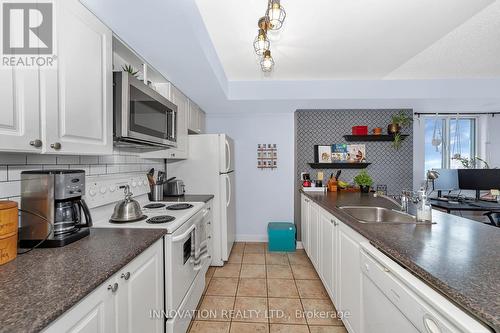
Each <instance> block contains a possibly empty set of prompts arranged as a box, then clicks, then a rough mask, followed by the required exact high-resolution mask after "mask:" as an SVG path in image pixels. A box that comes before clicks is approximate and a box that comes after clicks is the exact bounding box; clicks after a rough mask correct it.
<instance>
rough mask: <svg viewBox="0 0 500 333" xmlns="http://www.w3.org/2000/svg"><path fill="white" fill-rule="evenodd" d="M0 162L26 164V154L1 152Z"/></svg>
mask: <svg viewBox="0 0 500 333" xmlns="http://www.w3.org/2000/svg"><path fill="white" fill-rule="evenodd" d="M0 164H26V155H25V154H12V153H0Z"/></svg>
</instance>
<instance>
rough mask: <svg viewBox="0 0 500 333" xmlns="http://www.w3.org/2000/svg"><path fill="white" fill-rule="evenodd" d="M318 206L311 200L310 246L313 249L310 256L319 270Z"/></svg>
mask: <svg viewBox="0 0 500 333" xmlns="http://www.w3.org/2000/svg"><path fill="white" fill-rule="evenodd" d="M318 209H319V208H318V206H317V205H316V204H315V203H313V202H311V203H310V206H309V224H310V227H309V232H310V235H309V247H310V249H311V254H310V256H309V257H310V258H311V261H312V263H313V265H314V268H316V271H318V272H319V242H320V237H319V212H318Z"/></svg>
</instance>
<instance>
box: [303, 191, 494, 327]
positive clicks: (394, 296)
mask: <svg viewBox="0 0 500 333" xmlns="http://www.w3.org/2000/svg"><path fill="white" fill-rule="evenodd" d="M301 210H302V211H301V230H302V242H303V244H304V249H305V250H306V253H307V255H308V256H309V258H310V259H311V261H312V263H313V265H314V267H315V268H316V270H317V272H318V275H319V276H320V278H321V280H322V282H323V284H324V286H325V288H326V290H327V292H328V294H329V295H330V298H331V300H332V302H333V304H334V305H335V308H336V309H337V311H340V312H341V313H342V315H343V318H342V321H343V323H344V325H345V327H346V329H347V331H348V332H349V333H392V332H394V333H396V332H405V333H406V332H408V333H411V332H440V333H469V332H477V333H488V332H490V330H489V329H488V328H486V327H485V326H484V325H482V324H481V323H479V322H478V321H477V320H475V319H474V318H472V317H471V316H470V315H468V314H467V313H465V312H464V311H462V310H461V309H459V308H457V307H456V306H455V305H454V304H453V303H451V302H450V301H449V300H447V299H445V298H444V297H443V296H441V295H440V294H438V293H437V292H436V291H434V290H433V289H432V288H431V287H429V286H427V285H426V284H425V283H424V282H422V281H421V280H419V279H418V278H417V277H415V276H413V275H412V274H410V273H409V272H408V271H406V270H405V269H404V268H402V267H401V266H399V265H398V264H397V263H396V262H394V261H393V260H392V259H390V258H389V257H387V256H386V255H384V254H383V253H382V252H380V251H379V250H377V249H375V248H374V247H373V246H372V245H370V244H369V241H368V240H367V239H366V238H364V237H363V236H361V235H360V234H359V233H358V232H356V231H355V230H354V229H352V228H351V227H349V226H348V225H346V224H344V223H342V222H341V221H340V220H339V219H337V218H336V217H335V216H333V215H332V214H331V213H329V212H327V211H326V210H324V209H323V208H321V207H319V206H318V205H317V204H316V203H314V202H313V201H312V200H311V199H309V198H308V197H307V196H305V195H304V194H301Z"/></svg>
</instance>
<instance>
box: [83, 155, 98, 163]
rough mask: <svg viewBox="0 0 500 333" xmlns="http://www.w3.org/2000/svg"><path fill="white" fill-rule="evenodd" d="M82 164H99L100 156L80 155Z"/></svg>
mask: <svg viewBox="0 0 500 333" xmlns="http://www.w3.org/2000/svg"><path fill="white" fill-rule="evenodd" d="M80 163H81V164H99V156H80Z"/></svg>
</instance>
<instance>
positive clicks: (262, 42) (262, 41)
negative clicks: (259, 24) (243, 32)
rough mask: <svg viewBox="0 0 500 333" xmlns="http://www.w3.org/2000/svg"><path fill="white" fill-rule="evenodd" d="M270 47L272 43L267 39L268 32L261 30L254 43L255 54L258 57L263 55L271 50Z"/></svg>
mask: <svg viewBox="0 0 500 333" xmlns="http://www.w3.org/2000/svg"><path fill="white" fill-rule="evenodd" d="M270 45H271V43H270V42H269V39H268V38H267V34H266V31H265V30H264V29H259V33H258V35H257V37H255V41H254V42H253V48H254V50H255V53H257V54H258V55H263V54H264V52H266V51H267V50H269V46H270Z"/></svg>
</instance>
